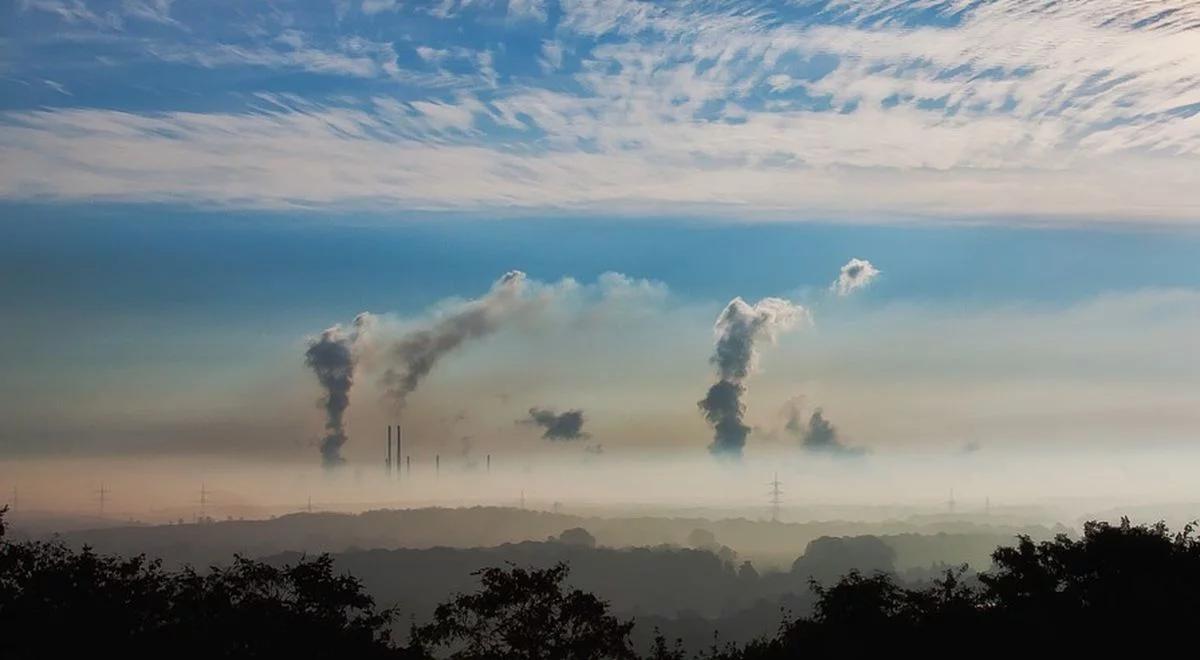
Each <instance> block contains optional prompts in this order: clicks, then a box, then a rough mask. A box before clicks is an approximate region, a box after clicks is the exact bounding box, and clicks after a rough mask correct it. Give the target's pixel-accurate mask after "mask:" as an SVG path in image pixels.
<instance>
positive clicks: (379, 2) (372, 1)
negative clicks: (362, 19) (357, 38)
mask: <svg viewBox="0 0 1200 660" xmlns="http://www.w3.org/2000/svg"><path fill="white" fill-rule="evenodd" d="M397 4H398V3H397V1H396V0H363V3H362V13H364V14H366V15H368V16H371V15H373V14H378V13H380V12H385V11H396V8H397Z"/></svg>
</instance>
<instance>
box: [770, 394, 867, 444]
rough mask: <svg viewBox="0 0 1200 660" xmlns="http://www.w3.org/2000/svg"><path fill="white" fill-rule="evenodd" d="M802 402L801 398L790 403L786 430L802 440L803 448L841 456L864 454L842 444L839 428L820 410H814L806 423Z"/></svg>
mask: <svg viewBox="0 0 1200 660" xmlns="http://www.w3.org/2000/svg"><path fill="white" fill-rule="evenodd" d="M800 401H801V399H800V398H799V397H796V398H794V399H792V400H791V401H788V404H787V414H788V419H787V424H786V425H785V426H784V428H786V429H787V430H788V432H790V433H791V434H792V435H794V436H796V437H797V438H798V439H799V440H800V446H801V447H803V448H804V449H806V450H808V451H814V452H825V453H829V454H837V455H841V456H860V455H862V454H863V453H864V451H863V450H862V449H861V448H857V447H847V446H846V445H845V444H843V443H842V440H841V437H840V436H839V435H838V430H837V427H836V426H834V425H833V423H831V422H830V421H829V420H828V419H826V418H825V412H824V411H823V410H821V409H820V408H817V409H815V410H813V412H812V414H811V415H810V416H809V417H808V421H807V422H806V421H804V417H803V415H801V408H800Z"/></svg>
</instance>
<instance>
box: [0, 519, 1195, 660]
mask: <svg viewBox="0 0 1200 660" xmlns="http://www.w3.org/2000/svg"><path fill="white" fill-rule="evenodd" d="M992 559H993V563H992V567H991V569H990V570H988V571H987V572H984V573H981V574H979V575H978V576H977V579H974V580H964V579H963V578H964V573H965V569H960V570H950V571H947V572H945V573H943V574H942V575H941V576H940V577H938V578H937V579H935V580H932V581H930V582H928V583H927V584H924V585H921V586H914V585H907V586H906V585H904V584H901V583H899V582H898V581H897V579H896V578H895V577H894V576H893V575H891V574H888V573H883V572H874V573H869V574H867V573H863V572H859V571H851V572H849V573H847V574H845V575H844V576H842V577H840V578H839V579H837V580H834V581H831V582H829V583H826V584H822V583H820V582H816V581H814V582H813V584H812V585H811V586H812V594H813V598H814V602H813V605H812V609H811V612H810V613H809V614H807V615H804V616H797V617H793V616H787V617H786V618H785V619H784V621H783V623H782V624H781V625H780V626H779V628H778V630H777V632H775V633H774V634H771V635H766V636H763V637H762V638H760V639H757V640H753V641H751V642H748V643H744V644H723V643H721V642H720V641H719V640H718V641H715V642H713V643H712V644H709V645H705V647H704V648H684V647H683V646H682V645H678V644H676V643H675V642H674V641H673V640H672V638H671V636H670V635H668V634H665V633H664V634H660V635H658V636H657V637H658V638H657V641H656V643H654V644H653V645H651V647H650V648H648V649H641V648H639V647H638V645H635V643H634V642H633V637H632V635H633V631H634V629H635V628H636V627H639V626H645V625H646V623H645V622H643V621H638V620H635V619H632V618H624V617H621V616H617V615H615V614H614V613H613V612H612V611H611V607H610V604H609V603H608V602H607V601H605V600H604V599H601V598H599V597H597V596H595V595H593V594H591V593H590V592H588V591H586V590H582V589H579V588H577V587H576V586H573V584H572V582H571V581H570V577H571V576H570V568H569V567H568V565H567V564H565V563H557V564H554V565H551V566H548V567H538V568H526V567H521V566H515V565H503V566H498V567H492V568H487V569H483V570H481V571H476V574H475V577H476V579H477V582H476V586H475V587H474V588H473V589H471V590H467V591H463V592H460V593H458V594H456V595H453V596H451V597H450V598H448V599H447V600H446V601H445V602H443V603H442V604H440V605H439V606H438V607H437V608H436V609H435V612H434V614H433V616H432V617H431V619H430V620H429V621H428V622H424V623H421V624H420V625H416V626H413V627H412V629H411V630H410V631H409V634H408V636H407V640H406V641H400V640H399V639H397V637H400V636H393V635H392V634H391V630H392V629H393V621H392V619H393V618H394V617H395V614H396V613H395V612H394V611H392V610H389V609H381V608H378V607H377V606H376V604H375V602H374V600H373V599H372V598H371V597H370V596H369V595H368V594H367V593H366V592H365V591H364V589H363V586H362V583H361V582H360V581H359V580H358V579H357V578H356V577H351V576H350V575H349V574H344V573H339V572H338V569H336V568H335V565H334V562H333V561H332V560H331V559H330V558H329V557H324V556H322V557H318V558H316V559H308V558H300V559H298V560H297V561H295V562H294V563H289V564H286V565H273V564H268V563H264V562H259V561H254V560H247V559H238V560H236V561H234V562H233V563H232V564H230V565H228V566H226V567H222V568H216V569H213V570H210V571H207V572H197V571H194V570H191V569H183V570H178V571H170V570H165V569H163V568H162V566H161V565H159V564H157V563H156V562H154V561H148V560H146V559H144V558H142V557H134V558H119V557H110V556H102V555H97V554H96V553H94V552H92V551H90V550H83V551H77V550H73V549H71V548H69V547H67V546H65V545H62V544H60V543H55V542H36V541H23V542H13V541H9V540H7V539H5V538H4V537H3V519H2V517H0V657H4V658H42V657H75V656H77V655H83V654H84V653H86V654H88V655H101V656H111V655H117V654H120V655H122V656H125V657H142V656H149V655H151V654H154V655H156V656H160V657H185V658H191V657H197V658H199V657H283V656H285V655H286V656H289V657H294V658H326V657H328V658H332V657H339V658H371V657H398V658H430V657H455V658H462V659H464V660H467V659H471V660H475V659H478V660H483V659H490V658H530V659H533V658H539V659H543V658H544V659H547V660H548V659H562V660H575V659H591V658H597V659H598V658H636V657H651V658H655V659H659V660H662V659H678V658H686V657H699V658H714V659H716V658H721V659H724V658H728V659H730V660H736V659H746V660H752V659H755V658H785V657H786V658H791V657H800V656H809V657H833V656H835V655H838V656H846V655H850V656H863V655H867V654H875V653H892V654H894V653H910V652H920V653H923V654H926V655H929V654H931V653H936V654H941V653H946V654H948V653H951V652H954V653H973V654H976V655H992V654H996V653H999V652H1014V653H1015V652H1020V653H1022V654H1024V655H1029V654H1031V653H1033V654H1036V655H1042V654H1044V653H1046V652H1049V651H1064V650H1070V651H1073V652H1076V653H1078V652H1080V651H1083V650H1088V649H1099V648H1104V649H1111V648H1113V647H1116V646H1118V645H1121V644H1129V645H1133V644H1136V645H1137V646H1138V647H1139V649H1140V650H1141V651H1143V652H1145V651H1149V650H1152V649H1155V648H1165V647H1167V646H1168V645H1169V644H1172V643H1175V642H1178V643H1182V644H1194V641H1193V640H1189V639H1187V638H1186V633H1188V631H1191V630H1194V629H1195V624H1196V623H1197V622H1200V541H1197V539H1196V537H1195V535H1194V534H1193V530H1192V528H1191V527H1187V528H1185V529H1184V530H1182V531H1181V532H1178V533H1171V532H1170V531H1169V530H1168V529H1167V528H1166V527H1165V526H1164V525H1161V524H1160V525H1155V526H1135V525H1131V524H1129V522H1128V521H1122V523H1121V524H1119V525H1109V524H1106V523H1089V524H1088V525H1086V526H1085V528H1084V533H1083V535H1082V537H1080V538H1078V539H1072V538H1069V537H1067V536H1065V535H1063V536H1059V537H1057V538H1055V539H1053V540H1050V541H1042V542H1035V541H1033V540H1031V539H1028V538H1021V539H1019V540H1018V543H1017V544H1016V545H1014V546H1004V547H1000V548H998V549H996V550H995V552H994V553H993V557H992ZM569 585H572V586H569ZM1176 637H1178V639H1177V640H1175V638H1176ZM1172 640H1175V642H1173V641H1172ZM639 651H641V655H640V656H639Z"/></svg>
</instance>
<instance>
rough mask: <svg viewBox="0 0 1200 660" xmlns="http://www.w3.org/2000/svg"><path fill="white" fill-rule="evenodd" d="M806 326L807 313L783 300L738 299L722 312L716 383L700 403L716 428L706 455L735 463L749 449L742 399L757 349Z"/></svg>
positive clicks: (714, 358) (715, 362) (714, 359)
mask: <svg viewBox="0 0 1200 660" xmlns="http://www.w3.org/2000/svg"><path fill="white" fill-rule="evenodd" d="M807 320H808V312H807V311H806V310H805V309H804V308H803V307H801V306H799V305H796V304H793V303H792V302H790V301H787V300H783V299H782V298H764V299H762V300H760V301H758V302H757V303H756V304H754V305H750V304H748V303H747V302H746V301H744V300H742V299H741V298H734V299H733V300H732V301H731V302H730V303H729V305H728V306H726V307H725V310H724V311H723V312H721V315H720V316H719V317H718V318H717V323H716V326H715V328H714V330H715V332H716V336H717V342H716V348H715V350H714V351H713V356H712V359H711V362H712V364H713V365H714V366H715V367H716V371H717V382H716V383H714V384H713V385H712V387H710V388H709V389H708V393H707V394H706V395H705V397H704V399H702V400H701V401H699V402H698V403H697V405H698V406H699V407H700V410H701V411H703V413H704V418H705V419H706V420H707V421H708V423H709V424H710V425H712V427H713V431H714V434H713V443H712V444H711V445H709V448H708V449H709V451H710V452H712V453H713V454H714V455H716V456H725V457H732V458H737V457H740V456H741V455H742V449H743V448H744V447H745V446H746V436H747V435H749V433H750V427H749V426H746V424H745V423H743V421H742V416H743V415H744V413H745V410H746V408H745V404H743V403H742V398H743V397H744V396H745V394H746V385H745V380H746V379H747V378H748V377H749V376H750V375H751V374H752V373H754V371H755V369H756V368H757V365H758V351H757V350H756V348H755V345H756V344H757V343H758V342H762V341H767V342H771V343H773V342H774V341H775V339H776V338H777V337H778V335H779V333H781V332H784V331H786V330H790V329H791V328H794V327H795V326H796V325H797V324H798V323H800V322H801V321H807Z"/></svg>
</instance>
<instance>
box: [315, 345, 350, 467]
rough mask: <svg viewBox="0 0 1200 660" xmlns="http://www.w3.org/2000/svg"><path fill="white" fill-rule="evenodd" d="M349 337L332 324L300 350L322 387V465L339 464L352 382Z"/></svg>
mask: <svg viewBox="0 0 1200 660" xmlns="http://www.w3.org/2000/svg"><path fill="white" fill-rule="evenodd" d="M352 343H353V338H352V337H349V336H347V335H346V334H345V333H344V332H342V329H341V327H339V326H334V327H332V328H329V329H328V330H326V331H324V332H322V333H321V336H320V337H317V338H315V339H313V340H312V341H310V342H309V344H308V350H307V351H305V353H304V363H305V364H307V365H308V367H309V368H310V369H312V370H313V373H315V374H316V375H317V380H318V381H319V382H320V383H321V387H322V388H324V390H325V396H324V397H322V399H321V405H322V406H323V407H324V408H325V431H326V433H325V437H323V438H321V461H322V463H324V464H325V466H326V467H334V466H336V465H340V464H342V463H343V462H344V461H345V459H343V458H342V445H344V444H346V428H345V425H344V420H343V417H344V415H345V413H346V408H348V407H349V406H350V387H351V386H352V385H354V351H353V350H352Z"/></svg>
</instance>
